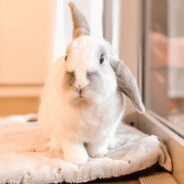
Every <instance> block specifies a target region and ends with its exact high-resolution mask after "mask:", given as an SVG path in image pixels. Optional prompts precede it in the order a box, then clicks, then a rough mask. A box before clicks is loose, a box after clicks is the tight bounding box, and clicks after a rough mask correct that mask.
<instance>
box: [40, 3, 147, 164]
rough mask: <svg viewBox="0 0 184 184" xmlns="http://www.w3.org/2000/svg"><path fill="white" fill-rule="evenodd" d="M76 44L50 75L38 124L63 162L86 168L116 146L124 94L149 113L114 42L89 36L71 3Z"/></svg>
mask: <svg viewBox="0 0 184 184" xmlns="http://www.w3.org/2000/svg"><path fill="white" fill-rule="evenodd" d="M69 7H70V9H71V14H72V19H73V40H72V41H71V43H70V44H69V45H68V47H67V49H66V54H64V55H63V56H62V57H61V58H59V59H58V61H56V62H55V63H54V64H53V65H52V67H51V69H50V72H49V74H48V78H47V80H46V83H45V86H44V89H43V94H42V97H41V103H40V107H39V113H38V120H39V125H40V127H41V128H42V130H43V131H44V132H45V133H46V134H47V135H48V137H49V138H50V141H49V142H48V146H49V149H51V150H57V151H62V152H63V158H64V160H66V161H68V162H71V163H74V164H85V163H86V162H87V161H88V159H89V157H102V156H104V155H106V154H108V150H109V149H108V148H109V147H110V146H113V144H115V141H114V140H115V138H114V134H115V131H116V128H117V126H118V125H119V124H120V122H121V119H122V117H123V114H124V110H125V100H124V95H126V96H128V97H129V98H130V100H131V101H132V102H133V104H134V105H135V107H136V108H137V109H138V110H139V111H141V112H144V111H145V108H144V105H143V103H142V100H141V96H140V93H139V89H138V85H137V82H136V79H135V77H134V76H133V74H132V73H131V71H130V70H129V68H128V67H127V66H126V65H125V64H124V63H123V62H122V61H120V60H119V58H118V56H117V55H116V53H115V52H114V50H113V49H112V46H111V45H110V43H108V42H107V41H105V40H104V39H103V38H95V37H93V36H91V35H90V28H89V25H88V23H87V20H86V18H85V17H84V15H83V14H82V13H81V12H80V11H79V9H77V7H76V6H75V5H74V4H73V3H69Z"/></svg>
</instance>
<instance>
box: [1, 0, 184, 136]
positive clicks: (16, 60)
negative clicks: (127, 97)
mask: <svg viewBox="0 0 184 184" xmlns="http://www.w3.org/2000/svg"><path fill="white" fill-rule="evenodd" d="M68 2H69V1H67V0H65V1H63V0H39V1H37V0H31V1H25V0H16V1H12V0H0V116H6V115H12V114H24V113H36V112H37V110H38V106H39V96H40V94H41V91H42V88H43V85H44V81H45V79H46V76H47V72H48V69H49V66H50V65H51V64H52V63H53V62H55V61H56V60H57V58H58V57H60V56H61V55H62V54H63V53H64V52H65V48H66V46H67V44H68V43H69V42H70V41H71V39H72V38H71V35H72V22H71V16H70V12H69V8H68V6H67V4H68ZM73 2H74V3H76V5H77V6H78V8H79V9H80V10H81V11H82V12H83V13H84V14H85V16H86V17H87V19H88V22H89V24H90V27H91V30H92V34H94V35H96V36H101V37H102V36H103V37H104V38H105V39H107V40H108V41H109V42H111V43H112V45H113V47H114V48H115V50H116V51H117V53H118V54H119V56H120V58H121V59H122V60H124V62H125V63H126V64H127V65H128V66H129V67H130V69H131V70H132V72H133V73H134V75H135V76H136V78H137V80H138V84H139V87H140V90H141V93H142V97H143V100H144V103H145V105H146V108H147V110H148V111H149V112H151V113H152V114H153V115H154V116H155V117H157V118H158V119H160V120H161V121H162V122H165V123H166V124H167V125H169V126H171V127H172V128H173V129H174V130H175V131H177V132H179V133H180V134H182V135H184V21H183V20H184V1H183V0H177V1H176V0H73ZM128 111H129V112H131V111H134V109H133V108H132V106H129V108H128Z"/></svg>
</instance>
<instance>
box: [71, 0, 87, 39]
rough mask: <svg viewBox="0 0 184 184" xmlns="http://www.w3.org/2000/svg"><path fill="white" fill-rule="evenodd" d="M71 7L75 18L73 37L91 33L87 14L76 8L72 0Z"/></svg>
mask: <svg viewBox="0 0 184 184" xmlns="http://www.w3.org/2000/svg"><path fill="white" fill-rule="evenodd" d="M69 7H70V10H71V14H72V20H73V38H74V39H75V38H78V37H79V36H81V35H89V34H90V28H89V25H88V23H87V20H86V18H85V16H84V15H83V14H82V13H81V12H80V11H79V10H78V9H77V8H76V6H75V5H74V3H72V2H70V3H69Z"/></svg>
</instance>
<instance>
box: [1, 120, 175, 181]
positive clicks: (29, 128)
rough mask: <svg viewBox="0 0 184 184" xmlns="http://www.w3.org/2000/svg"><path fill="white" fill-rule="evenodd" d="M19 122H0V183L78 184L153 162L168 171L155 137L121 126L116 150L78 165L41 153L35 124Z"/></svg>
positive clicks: (167, 159) (56, 154)
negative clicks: (58, 183)
mask: <svg viewBox="0 0 184 184" xmlns="http://www.w3.org/2000/svg"><path fill="white" fill-rule="evenodd" d="M22 120H24V118H23V119H21V118H19V121H20V122H14V121H13V120H12V119H0V183H26V184H28V183H32V184H37V183H40V184H43V183H57V182H63V181H65V182H71V183H79V182H86V181H91V180H95V179H97V178H110V177H117V176H122V175H127V174H130V173H133V172H136V171H139V170H142V169H145V168H148V167H150V166H152V165H153V164H155V163H157V162H158V163H159V165H161V166H162V167H164V168H165V169H167V170H168V171H171V169H172V164H171V159H170V157H169V154H168V152H167V150H166V147H165V145H164V144H163V143H161V142H160V141H159V139H158V138H157V137H156V136H154V135H151V136H149V135H146V134H144V133H142V132H140V131H139V130H137V129H135V128H133V127H130V126H128V125H125V124H123V125H121V126H120V127H119V128H118V131H117V134H116V138H117V139H119V146H118V148H117V149H114V150H110V153H109V154H108V155H107V156H106V157H103V158H95V159H90V160H89V161H88V162H87V163H86V164H85V165H80V166H79V165H74V164H71V163H67V162H65V161H64V160H62V153H60V152H53V151H49V150H44V145H45V142H46V139H45V138H44V137H43V136H41V135H40V134H39V133H38V131H37V124H36V123H24V122H23V121H22ZM35 150H40V152H35Z"/></svg>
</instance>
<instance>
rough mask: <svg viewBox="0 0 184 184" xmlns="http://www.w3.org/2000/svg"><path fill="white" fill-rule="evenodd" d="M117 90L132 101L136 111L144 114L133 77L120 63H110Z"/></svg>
mask: <svg viewBox="0 0 184 184" xmlns="http://www.w3.org/2000/svg"><path fill="white" fill-rule="evenodd" d="M111 66H112V68H113V70H114V72H115V74H116V77H117V82H118V87H119V89H120V90H121V91H122V92H123V93H124V94H125V95H126V96H127V97H128V98H129V99H130V100H131V101H132V103H133V104H134V106H135V107H136V109H137V110H138V111H141V112H145V107H144V105H143V103H142V100H141V96H140V93H139V88H138V85H137V82H136V79H135V77H134V76H133V74H132V73H131V71H130V70H129V68H128V67H127V66H126V65H125V64H124V63H122V62H121V61H113V62H111Z"/></svg>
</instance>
